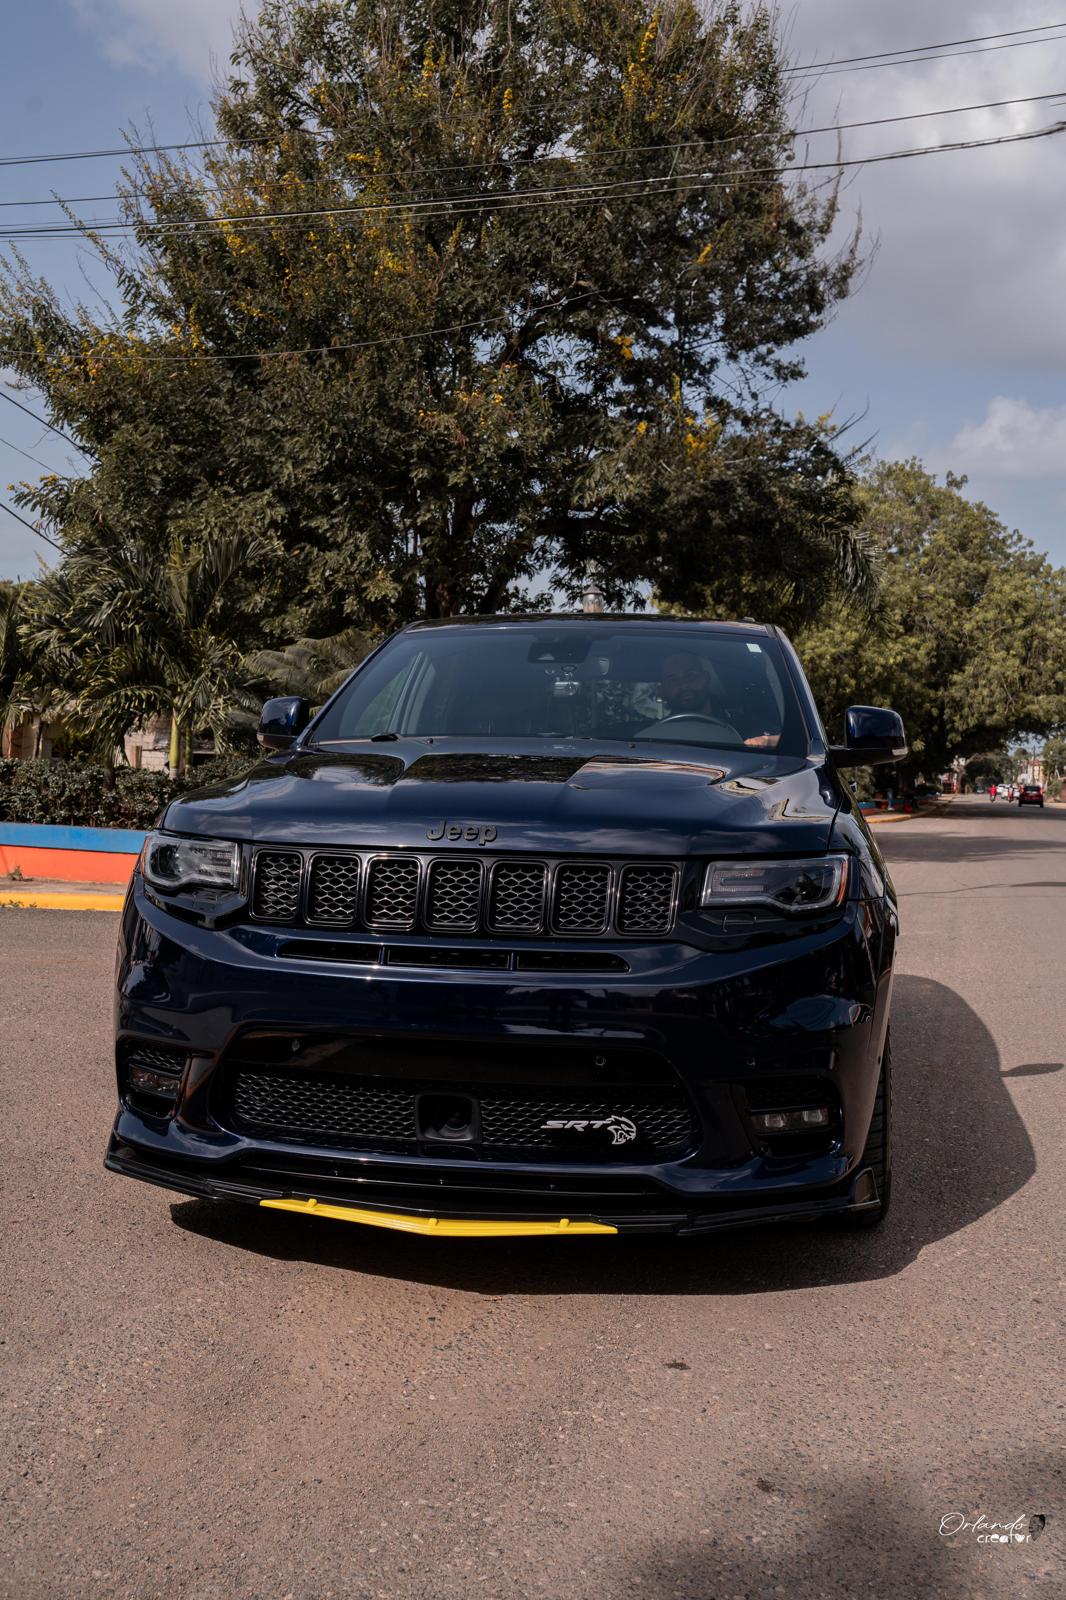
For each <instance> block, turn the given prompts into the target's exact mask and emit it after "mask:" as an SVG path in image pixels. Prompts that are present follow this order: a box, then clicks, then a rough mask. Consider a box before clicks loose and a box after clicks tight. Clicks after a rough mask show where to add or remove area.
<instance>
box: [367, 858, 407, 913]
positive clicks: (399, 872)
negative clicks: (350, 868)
mask: <svg viewBox="0 0 1066 1600" xmlns="http://www.w3.org/2000/svg"><path fill="white" fill-rule="evenodd" d="M418 877H419V866H418V862H417V861H416V860H415V859H414V858H413V857H405V856H382V857H379V858H378V859H377V860H375V861H372V862H371V863H370V871H369V873H368V875H367V891H366V920H367V922H368V923H369V924H370V926H371V927H373V928H413V927H414V923H415V916H416V914H417V911H418Z"/></svg>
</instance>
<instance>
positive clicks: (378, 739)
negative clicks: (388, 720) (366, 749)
mask: <svg viewBox="0 0 1066 1600" xmlns="http://www.w3.org/2000/svg"><path fill="white" fill-rule="evenodd" d="M399 737H400V735H399V734H398V733H372V734H371V735H370V743H371V744H383V743H384V742H385V740H386V739H398V738H399Z"/></svg>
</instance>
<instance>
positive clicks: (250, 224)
mask: <svg viewBox="0 0 1066 1600" xmlns="http://www.w3.org/2000/svg"><path fill="white" fill-rule="evenodd" d="M1064 129H1066V123H1063V122H1055V123H1051V124H1050V125H1049V126H1048V127H1046V128H1034V129H1032V130H1031V131H1029V132H1027V133H1012V134H999V135H994V136H992V137H989V138H987V139H959V140H954V141H952V142H950V143H944V144H935V145H919V146H916V147H915V148H913V149H907V150H890V151H885V152H883V153H881V154H875V155H869V156H854V157H850V158H847V159H840V160H834V161H804V162H793V163H788V164H782V165H780V166H770V167H738V168H736V169H734V170H733V171H729V169H728V168H727V169H722V170H720V171H719V173H718V174H717V175H715V176H714V177H708V176H706V175H705V174H706V172H707V169H706V168H704V169H698V168H697V169H695V170H693V171H691V172H671V173H664V174H662V175H661V176H660V177H650V178H623V179H620V180H616V181H613V182H604V181H602V180H601V181H600V182H594V183H591V184H565V185H562V186H559V187H555V188H544V189H514V190H509V191H502V192H498V193H495V194H493V193H485V192H484V191H482V192H476V193H472V194H466V195H457V196H455V198H454V199H450V200H448V199H442V198H435V199H431V200H399V201H397V200H392V201H378V202H374V203H371V204H359V205H351V206H321V207H312V208H308V209H307V210H304V211H275V212H269V211H268V212H236V213H232V214H230V215H225V216H217V217H203V218H198V219H194V220H190V219H184V220H181V219H179V220H175V221H154V222H153V221H149V220H148V219H143V220H140V221H136V222H128V221H126V220H124V219H122V218H113V219H107V220H105V221H102V222H97V223H52V224H45V225H44V226H42V227H39V228H31V227H28V226H27V227H21V228H11V229H7V230H5V231H0V239H7V240H13V239H26V238H33V239H47V238H62V237H68V238H69V237H75V238H82V239H83V238H85V237H86V236H88V237H93V236H94V235H95V236H97V237H99V238H106V237H126V236H136V235H138V234H139V233H142V232H145V233H150V234H157V235H163V236H166V235H168V234H174V233H187V234H192V235H195V234H197V233H202V232H203V231H204V230H206V229H212V228H218V227H227V228H231V229H233V230H234V231H236V232H240V233H250V232H255V231H262V230H263V229H266V230H268V231H270V230H272V229H273V228H275V227H277V226H278V225H279V224H281V223H294V222H299V223H307V222H312V221H316V220H318V219H319V218H323V217H330V218H332V217H344V218H357V217H362V216H368V215H373V216H379V215H381V214H383V213H390V212H397V211H399V212H403V213H404V214H406V215H407V216H409V217H411V218H413V220H415V221H420V222H425V221H432V220H435V219H437V218H450V217H456V216H466V215H469V214H470V213H477V212H484V211H492V212H495V213H496V214H497V215H502V214H503V213H505V212H507V211H520V210H529V209H530V208H531V207H532V208H539V209H541V210H544V211H549V210H553V209H555V208H556V207H557V206H560V205H566V204H578V205H580V204H593V203H595V202H596V201H599V200H606V201H610V200H611V199H612V198H613V199H619V200H625V199H640V198H641V197H642V196H645V195H653V196H654V195H657V194H663V193H669V191H668V190H664V189H663V188H662V187H661V185H663V184H671V185H674V186H676V187H683V188H685V189H688V190H702V189H712V188H727V189H728V188H733V187H734V186H735V185H736V184H737V183H738V182H741V181H743V180H746V179H758V178H764V179H766V180H767V181H769V182H771V183H776V182H779V181H780V180H781V178H782V177H783V176H784V175H785V174H788V173H793V172H815V171H825V170H827V169H828V170H830V171H833V172H837V171H840V170H841V169H842V168H844V167H865V166H875V165H878V164H880V163H883V162H886V161H906V160H913V159H914V158H916V157H918V156H929V155H942V154H945V153H948V152H952V151H961V150H981V149H989V148H992V147H993V146H997V145H1008V144H1021V143H1025V142H1028V141H1032V140H1035V139H1046V138H1049V137H1051V136H1053V135H1055V134H1058V133H1061V132H1063V131H1064ZM653 185H658V186H659V187H652V186H653Z"/></svg>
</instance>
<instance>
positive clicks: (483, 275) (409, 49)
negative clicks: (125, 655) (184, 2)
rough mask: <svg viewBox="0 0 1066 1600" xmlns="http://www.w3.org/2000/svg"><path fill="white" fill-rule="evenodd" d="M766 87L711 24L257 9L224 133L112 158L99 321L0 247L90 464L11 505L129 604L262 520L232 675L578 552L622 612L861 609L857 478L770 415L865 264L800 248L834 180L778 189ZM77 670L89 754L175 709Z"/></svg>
mask: <svg viewBox="0 0 1066 1600" xmlns="http://www.w3.org/2000/svg"><path fill="white" fill-rule="evenodd" d="M789 82H790V80H789V79H788V78H787V77H786V76H784V75H783V74H782V72H781V54H780V45H779V41H778V38H777V37H776V34H775V29H774V18H773V15H772V13H771V12H770V11H768V10H765V9H763V8H761V7H759V8H752V9H749V8H746V7H744V6H742V5H740V4H739V3H734V0H710V3H708V4H704V5H700V6H697V5H696V4H695V3H693V0H676V3H672V4H670V5H669V6H664V7H660V8H659V9H657V10H652V8H651V7H650V6H649V5H648V4H647V3H646V0H599V3H597V4H595V5H577V4H573V3H571V0H471V3H469V4H465V5H463V6H458V5H456V4H455V0H264V3H263V4H262V6H261V10H260V14H259V16H258V18H257V19H254V20H252V21H250V22H248V23H246V24H244V25H243V26H242V27H241V29H240V31H239V36H238V45H237V50H236V54H235V56H234V58H233V73H232V76H231V78H230V80H229V82H228V83H227V84H226V85H225V86H224V87H223V88H222V90H221V92H220V93H219V95H218V98H217V103H216V107H215V110H216V115H217V118H218V123H219V127H220V129H221V131H222V134H223V135H224V137H225V139H226V140H227V141H228V143H227V144H225V145H224V146H223V147H221V148H219V149H216V150H212V151H208V152H206V153H205V155H204V157H203V159H202V162H201V161H200V160H199V159H198V164H197V166H196V167H195V168H194V167H191V166H188V165H186V164H184V163H183V162H181V161H174V160H170V159H168V158H165V157H146V158H142V159H141V160H140V161H139V162H136V163H135V164H134V166H133V168H132V170H131V173H130V175H129V179H128V186H127V189H126V192H125V198H124V200H123V203H122V211H123V214H124V216H125V217H126V218H127V219H128V221H129V223H130V225H131V228H132V229H133V232H134V240H135V242H134V243H133V244H131V245H130V246H129V247H127V248H123V249H117V250H112V248H111V246H110V245H108V244H107V243H101V244H100V246H99V248H100V249H101V251H102V252H103V253H104V255H105V257H106V258H107V259H108V261H109V262H110V264H111V266H112V268H113V270H114V273H115V277H116V281H117V285H118V289H119V291H120V295H121V309H120V310H119V311H118V312H117V313H116V315H115V316H114V317H113V318H111V319H106V318H105V319H101V318H100V317H99V314H98V313H97V312H96V311H95V310H92V311H91V310H90V309H88V308H87V307H85V306H76V307H74V308H67V307H65V306H64V305H63V304H61V302H60V300H59V298H58V297H57V295H56V294H55V293H54V291H53V290H52V289H51V288H50V286H49V285H48V284H47V282H45V281H42V280H40V279H38V278H35V277H34V276H33V275H32V274H31V273H30V272H29V270H28V269H27V268H26V267H25V266H24V265H21V264H19V263H17V262H16V263H15V264H13V265H12V267H11V268H10V270H9V271H8V272H7V274H6V277H5V278H4V280H3V283H2V284H0V361H2V362H4V363H6V364H8V365H9V366H11V367H12V368H14V370H15V371H16V372H18V373H19V374H20V375H21V376H22V377H23V378H24V380H25V381H26V382H27V383H28V384H33V385H36V386H38V387H39V388H40V389H41V390H42V391H43V393H44V394H45V396H46V397H47V401H48V404H49V406H50V409H51V411H52V414H53V415H54V416H56V417H57V418H58V419H59V420H60V422H61V423H62V425H63V426H64V428H65V429H66V430H67V431H68V432H70V433H71V434H72V435H73V436H74V437H75V438H76V439H77V440H78V441H79V442H80V444H81V445H82V446H83V447H84V449H85V451H86V452H87V463H88V464H87V471H86V475H85V476H84V477H83V478H74V477H54V478H53V477H49V478H46V479H44V480H42V481H41V482H40V483H38V484H35V485H26V486H24V487H23V489H22V490H21V491H20V493H19V495H18V497H17V498H18V501H19V503H20V504H21V505H23V506H25V507H28V508H31V509H32V510H33V512H34V513H35V514H36V515H37V516H39V517H41V518H42V519H43V520H44V523H45V525H46V526H47V527H49V528H50V529H51V530H53V531H54V532H55V534H56V535H57V536H58V537H60V538H61V540H62V541H63V543H64V545H65V547H66V548H67V549H68V550H69V551H70V553H71V559H73V560H78V559H79V558H81V557H83V556H84V557H85V558H86V559H85V561H84V562H83V563H82V567H81V569H80V572H79V581H80V575H81V573H83V572H84V571H86V570H87V568H88V566H89V565H90V564H91V562H92V561H93V560H94V559H95V558H96V553H97V551H98V550H99V547H100V545H101V542H104V543H105V544H106V545H107V551H106V553H107V554H108V557H109V559H110V558H111V556H112V555H113V554H114V549H115V547H116V546H117V547H119V548H121V550H122V551H123V552H124V554H123V557H122V559H123V561H124V562H125V563H126V565H127V567H129V566H130V565H131V564H132V563H133V562H134V553H135V552H136V551H142V552H143V555H144V562H145V567H146V571H145V573H144V581H145V582H146V583H147V584H148V592H149V594H150V596H151V604H152V606H153V608H158V599H157V586H156V584H155V583H154V581H153V579H152V572H153V570H154V569H155V568H156V567H164V568H167V569H168V570H169V569H171V568H172V567H173V566H174V565H175V564H176V565H178V566H180V565H181V563H182V561H183V560H185V561H186V562H188V561H191V560H192V559H193V558H194V556H195V553H196V552H202V551H204V550H207V549H209V548H210V547H211V546H212V545H213V544H214V543H215V542H216V541H217V540H220V539H222V538H224V537H226V536H227V535H229V534H231V533H234V532H243V533H244V535H245V536H246V537H248V538H249V539H250V536H251V533H252V531H253V530H254V532H255V533H256V535H257V536H258V540H259V542H258V543H257V544H256V545H255V546H254V548H253V546H252V544H251V543H249V545H248V548H247V551H246V559H245V561H244V564H243V568H242V570H241V571H240V572H239V573H235V574H234V578H233V580H232V582H231V585H230V588H229V591H228V596H227V607H226V624H227V628H228V630H229V632H228V633H227V635H226V640H225V642H226V646H227V648H228V645H229V643H231V642H232V643H233V644H234V645H235V646H237V647H239V648H241V649H244V650H245V651H249V650H252V649H255V648H260V647H263V646H266V647H267V648H274V647H277V646H280V645H283V644H284V643H285V642H286V641H289V640H292V639H294V638H299V639H301V640H302V639H304V638H310V637H313V638H316V639H322V638H324V637H328V636H331V635H335V634H337V633H338V632H340V631H341V630H342V629H344V628H346V627H351V626H353V625H354V626H359V627H363V628H369V629H371V630H372V631H374V632H381V631H386V630H388V629H390V628H392V627H393V626H395V625H396V624H397V623H399V622H403V621H405V620H409V619H410V618H412V617H414V616H419V615H429V616H437V615H449V614H454V613H457V612H463V611H475V612H490V611H496V610H499V609H506V608H509V607H513V606H516V605H520V604H528V603H530V586H531V584H534V582H542V580H543V578H544V577H545V576H546V577H547V578H548V579H549V580H550V581H551V582H552V583H553V584H554V585H555V586H556V587H557V588H560V589H562V590H564V591H568V592H573V591H575V590H576V589H578V588H580V587H581V585H582V584H583V582H584V579H585V574H586V570H587V567H588V564H589V563H590V562H592V563H595V565H596V567H597V569H598V571H599V574H600V579H601V582H602V583H603V585H604V587H605V589H606V591H607V594H608V599H609V601H610V602H611V603H612V604H613V603H617V602H619V601H621V600H624V599H626V598H629V597H632V596H634V595H635V594H636V593H637V592H639V591H640V589H641V586H642V585H644V584H647V583H651V584H653V585H654V586H655V587H656V588H657V590H658V592H659V593H661V594H662V595H663V597H664V599H665V600H666V601H667V602H668V603H670V604H675V605H690V606H700V605H702V604H703V603H704V601H705V595H706V593H707V590H708V586H709V585H711V586H712V587H713V589H714V591H715V593H716V594H718V595H721V596H724V597H725V598H726V600H727V601H728V603H731V604H732V603H733V597H738V598H737V602H736V603H737V606H738V608H739V609H748V608H749V602H748V601H747V599H746V598H745V597H746V596H747V595H748V594H749V593H752V592H754V593H756V594H758V593H761V590H760V585H762V586H763V587H764V588H765V589H766V591H767V592H768V593H769V594H771V596H772V597H776V601H777V604H778V606H779V609H782V610H783V611H787V612H788V614H790V615H791V614H793V613H795V614H797V615H806V614H807V613H808V612H809V611H810V609H811V605H812V603H814V602H815V601H818V600H821V599H822V598H823V597H824V595H825V594H826V593H827V592H830V591H832V590H833V589H835V588H836V587H837V586H839V585H840V584H843V585H844V586H846V587H851V588H856V587H857V588H860V589H861V588H862V587H863V586H864V585H868V581H869V571H870V568H869V560H868V551H867V549H866V547H865V545H864V542H863V540H862V539H861V537H859V536H857V535H856V532H855V529H854V522H855V506H854V500H853V496H852V494H851V475H850V472H849V469H848V467H847V466H846V465H845V464H844V463H843V462H842V461H841V459H840V458H839V456H838V455H837V454H836V453H835V451H834V448H833V439H832V436H831V434H830V433H829V432H828V431H827V429H826V427H825V426H824V425H821V424H809V423H807V422H805V421H804V420H803V419H802V418H800V419H795V420H792V419H788V418H785V417H782V416H780V415H779V414H777V413H775V412H774V411H773V409H772V408H771V407H770V406H769V405H768V404H767V403H766V401H765V400H764V398H763V395H764V394H765V393H766V392H767V391H768V390H770V389H772V387H773V386H774V385H777V384H779V383H781V382H782V381H786V380H788V379H790V378H793V377H795V376H797V375H799V373H800V372H801V370H802V368H801V364H800V362H799V361H798V360H797V359H796V357H795V354H794V351H795V349H796V347H797V344H798V343H799V342H801V341H802V340H803V339H805V338H806V337H808V336H809V335H810V334H811V333H812V332H814V331H815V330H816V329H817V328H819V327H820V326H821V325H822V324H823V323H824V322H825V321H826V319H827V318H828V316H829V315H830V314H831V312H832V310H833V308H834V306H835V305H836V304H837V303H838V302H839V301H840V299H841V298H842V297H843V296H844V295H846V293H847V292H848V288H849V285H850V283H851V279H852V276H853V272H854V269H855V265H856V254H855V248H854V242H852V243H851V244H849V245H847V246H845V248H844V250H843V251H842V253H840V254H838V255H836V256H832V255H830V254H827V252H826V247H827V241H828V238H829V234H830V230H831V229H832V227H833V224H834V221H835V218H836V214H837V213H836V190H835V185H834V183H833V182H832V180H830V181H829V183H828V185H825V184H821V183H819V184H818V185H817V186H816V187H815V188H810V189H808V188H804V187H803V186H802V185H801V184H799V183H796V182H793V181H792V180H791V179H790V178H788V177H786V176H785V175H784V174H783V172H782V169H783V168H784V167H785V166H786V165H787V164H788V162H789V161H790V160H791V158H792V152H793V141H792V137H791V133H790V126H791V123H792V120H793V116H794V114H795V107H794V105H792V104H790V95H791V90H790V88H789ZM205 181H206V187H205ZM590 184H599V185H602V186H605V187H601V188H600V189H599V190H598V192H597V193H595V194H594V195H593V196H591V197H590V196H589V194H588V193H587V190H588V186H589V185H590ZM560 191H563V192H562V193H560ZM579 191H580V192H579ZM323 208H334V214H332V215H329V216H322V215H309V213H312V212H321V211H322V209H323ZM337 208H341V209H340V210H339V211H338V209H337ZM190 221H191V222H194V223H196V224H198V226H196V227H195V228H187V227H182V226H174V227H171V226H169V225H171V224H184V223H188V222H190ZM160 224H165V225H167V226H165V227H161V226H160ZM87 234H88V236H89V237H91V230H87ZM320 347H328V350H327V353H325V354H323V353H321V349H320ZM278 351H288V352H296V353H294V354H287V355H277V354H271V352H278ZM786 352H787V353H786ZM220 353H222V354H225V355H226V356H227V357H233V358H234V359H226V360H210V359H202V358H204V357H210V356H213V355H218V354H220ZM105 529H107V530H110V532H109V533H107V534H106V535H105V533H104V531H103V530H105ZM61 581H62V580H61ZM71 587H72V586H71V585H68V586H67V592H66V593H64V595H63V597H62V604H61V605H60V606H59V607H58V609H56V610H53V613H52V615H53V618H54V619H55V637H56V648H57V649H60V648H63V645H62V643H61V642H60V640H59V635H60V634H61V633H62V631H63V628H64V627H65V626H66V623H65V621H64V617H65V616H66V615H67V612H66V611H65V610H64V607H71V608H72V610H73V611H77V609H78V606H77V597H76V596H72V595H71V593H70V589H71ZM534 603H535V601H534ZM790 608H791V609H790ZM162 609H163V613H164V615H165V616H166V617H167V618H168V626H169V617H170V615H171V613H172V609H173V608H172V607H171V606H170V605H169V604H168V605H167V606H165V607H163V608H162ZM85 614H86V615H87V614H88V612H86V613H85ZM115 616H116V619H117V618H118V616H119V609H116V611H115ZM123 618H124V620H123V626H128V627H131V628H132V626H133V622H132V613H126V612H124V613H123ZM216 622H217V619H216ZM77 625H78V626H80V623H79V624H77ZM213 626H215V624H213ZM79 637H84V634H82V635H79ZM141 648H142V647H141V645H140V644H138V646H137V649H138V650H139V651H140V650H141ZM127 669H128V670H127ZM92 670H93V672H94V673H95V674H96V676H95V678H93V679H92V685H93V686H82V687H80V688H79V691H78V693H79V704H80V705H81V706H82V707H83V708H84V709H85V711H86V714H91V715H92V716H94V717H98V718H99V719H100V724H101V726H102V727H106V728H107V729H108V736H110V730H111V729H112V728H113V727H117V726H119V725H120V724H121V723H122V722H123V721H124V719H125V718H126V716H127V714H128V713H129V712H132V710H134V709H136V711H137V713H138V714H140V711H141V709H142V708H143V707H144V706H146V705H147V704H148V703H149V702H153V703H154V702H157V701H158V702H161V700H162V698H163V687H164V677H163V674H162V672H161V671H159V672H157V673H156V674H155V676H156V678H158V679H159V682H158V684H157V685H153V692H152V693H147V692H146V682H147V679H148V678H149V677H151V676H152V673H151V672H150V671H149V670H148V668H147V666H145V667H144V668H143V669H142V668H141V667H140V666H138V667H136V668H134V667H133V666H132V664H129V663H123V664H122V666H121V670H120V671H119V672H118V674H117V677H116V680H115V681H114V682H112V681H110V680H109V679H108V676H107V673H106V671H105V670H104V666H103V663H102V662H100V663H96V664H95V665H94V666H93V668H92ZM199 671H200V668H199V667H197V672H199ZM207 676H209V677H210V676H212V674H211V673H210V672H209V673H208V674H207ZM173 681H174V680H173V675H171V676H169V677H167V678H166V680H165V682H166V686H167V691H168V692H169V690H170V688H171V687H172V686H173ZM213 681H216V682H217V681H220V676H219V674H217V673H216V674H214V680H213ZM156 687H158V689H159V691H160V692H159V694H158V695H157V694H156V693H155V688H156ZM201 699H203V700H205V701H207V702H209V703H213V702H214V699H215V692H214V689H213V688H212V689H210V690H205V691H204V694H203V695H202V696H201ZM193 714H194V713H193V711H192V709H191V708H190V710H189V715H193ZM203 714H204V713H203V712H201V711H196V712H195V715H203Z"/></svg>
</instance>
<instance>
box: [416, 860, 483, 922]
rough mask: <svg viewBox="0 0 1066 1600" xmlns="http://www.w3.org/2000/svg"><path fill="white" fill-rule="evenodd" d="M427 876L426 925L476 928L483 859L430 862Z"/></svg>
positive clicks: (479, 907)
mask: <svg viewBox="0 0 1066 1600" xmlns="http://www.w3.org/2000/svg"><path fill="white" fill-rule="evenodd" d="M428 877H429V887H428V891H427V896H426V924H427V926H428V927H430V928H442V929H447V928H453V929H456V930H458V929H460V928H462V929H466V930H468V931H473V930H474V929H476V928H477V926H478V923H479V921H480V918H481V863H480V861H447V860H443V861H431V862H430V865H429V875H428Z"/></svg>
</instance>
